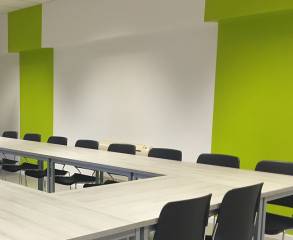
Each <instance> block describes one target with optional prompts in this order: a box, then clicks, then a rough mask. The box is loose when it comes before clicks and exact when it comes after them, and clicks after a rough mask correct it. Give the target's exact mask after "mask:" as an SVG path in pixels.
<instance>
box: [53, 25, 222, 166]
mask: <svg viewBox="0 0 293 240" xmlns="http://www.w3.org/2000/svg"><path fill="white" fill-rule="evenodd" d="M215 35H216V33H215V31H214V29H209V30H208V29H207V31H202V32H198V31H196V30H195V29H182V30H180V31H179V30H178V31H170V32H164V33H158V34H151V35H141V36H132V37H129V38H115V39H111V40H103V41H96V42H93V43H90V44H86V45H83V46H79V47H68V48H60V49H55V74H56V75H55V114H54V115H55V134H60V135H65V136H68V137H69V138H70V139H71V140H75V139H77V138H79V137H80V138H93V139H99V140H102V139H106V140H110V141H118V142H130V143H137V144H147V145H150V146H157V147H173V148H179V149H182V150H183V152H184V159H185V160H189V161H194V159H195V155H196V154H198V153H200V152H208V151H210V146H211V131H212V112H213V88H214V69H215V64H214V59H215V45H216V41H215V39H216V36H215Z"/></svg>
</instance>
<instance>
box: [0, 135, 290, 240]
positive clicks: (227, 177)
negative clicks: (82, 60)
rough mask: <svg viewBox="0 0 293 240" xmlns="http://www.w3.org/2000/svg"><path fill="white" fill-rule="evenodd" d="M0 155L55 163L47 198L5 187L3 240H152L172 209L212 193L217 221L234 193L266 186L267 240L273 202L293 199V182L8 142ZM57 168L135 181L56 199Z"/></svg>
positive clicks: (0, 141)
mask: <svg viewBox="0 0 293 240" xmlns="http://www.w3.org/2000/svg"><path fill="white" fill-rule="evenodd" d="M0 152H3V153H9V154H14V155H18V156H25V157H31V158H34V159H37V160H39V161H46V162H47V163H48V164H47V174H48V175H47V178H48V184H47V186H48V193H46V192H42V191H36V190H33V189H30V188H27V187H24V186H21V185H17V184H13V183H9V182H5V181H0V202H1V204H0V221H1V222H0V226H1V227H0V239H1V240H14V239H15V240H19V239H23V240H26V239H27V240H28V239H29V240H56V239H58V240H65V239H79V240H94V239H100V240H106V239H109V240H110V239H121V238H123V237H127V236H134V237H135V239H136V240H146V239H148V234H149V231H150V229H151V228H152V227H153V226H154V225H155V224H156V223H157V220H158V217H159V214H160V211H161V209H162V208H163V206H164V205H165V204H166V203H168V202H172V201H178V200H183V199H189V198H196V197H200V196H203V195H206V194H209V193H212V194H213V196H212V201H211V209H210V211H211V215H212V214H213V213H214V212H215V211H216V210H217V209H218V208H219V206H220V204H221V202H222V199H223V197H224V195H225V194H226V193H227V192H228V191H229V190H231V189H234V188H239V187H244V186H248V185H253V184H257V183H261V182H263V183H264V187H263V190H262V197H261V204H260V207H259V212H258V220H257V231H256V238H255V239H258V240H263V239H264V230H265V229H264V228H265V216H266V214H265V209H266V204H267V202H268V201H271V200H274V199H278V198H282V197H286V196H290V195H293V177H291V176H286V175H276V174H271V173H264V172H255V171H248V170H240V169H232V168H224V167H216V166H209V165H201V164H194V163H187V162H176V161H168V160H163V159H157V158H149V157H143V156H137V155H126V154H119V153H112V152H106V151H99V150H90V149H82V148H75V147H70V146H60V145H53V144H48V143H37V142H30V141H24V140H16V139H8V138H0ZM55 164H66V165H72V166H77V167H82V168H86V169H91V170H96V171H105V172H111V173H116V174H119V175H120V174H121V175H125V176H128V178H129V180H131V181H128V182H123V183H119V184H113V185H104V186H99V187H93V188H87V189H78V190H72V191H64V192H58V193H54V192H55V182H54V179H55V177H54V169H55ZM49 193H50V194H49ZM235 214H237V213H235Z"/></svg>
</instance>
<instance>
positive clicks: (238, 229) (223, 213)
mask: <svg viewBox="0 0 293 240" xmlns="http://www.w3.org/2000/svg"><path fill="white" fill-rule="evenodd" d="M262 186H263V184H262V183H261V184H257V185H253V186H249V187H244V188H238V189H233V190H231V191H229V192H228V193H227V194H226V195H225V196H224V199H223V201H222V204H221V206H220V210H219V213H218V218H217V222H216V226H215V227H214V231H213V236H207V237H206V239H207V240H223V239H224V240H235V239H237V240H252V237H253V235H254V233H255V223H256V216H257V210H258V208H259V203H260V197H261V189H262Z"/></svg>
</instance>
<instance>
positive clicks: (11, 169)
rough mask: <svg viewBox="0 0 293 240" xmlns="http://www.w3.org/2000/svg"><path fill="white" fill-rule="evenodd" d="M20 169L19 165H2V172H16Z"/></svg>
mask: <svg viewBox="0 0 293 240" xmlns="http://www.w3.org/2000/svg"><path fill="white" fill-rule="evenodd" d="M21 169H22V166H21V165H14V164H7V165H2V170H4V171H6V172H12V173H13V172H18V171H20V170H21Z"/></svg>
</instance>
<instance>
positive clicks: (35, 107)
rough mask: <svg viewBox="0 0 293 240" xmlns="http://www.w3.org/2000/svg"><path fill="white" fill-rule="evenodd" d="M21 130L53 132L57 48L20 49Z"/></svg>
mask: <svg viewBox="0 0 293 240" xmlns="http://www.w3.org/2000/svg"><path fill="white" fill-rule="evenodd" d="M19 61H20V131H21V137H23V135H24V134H25V133H29V132H31V133H40V134H42V139H43V140H44V141H47V139H48V137H49V136H52V135H53V77H54V76H53V49H38V50H32V51H24V52H21V53H20V60H19Z"/></svg>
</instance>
